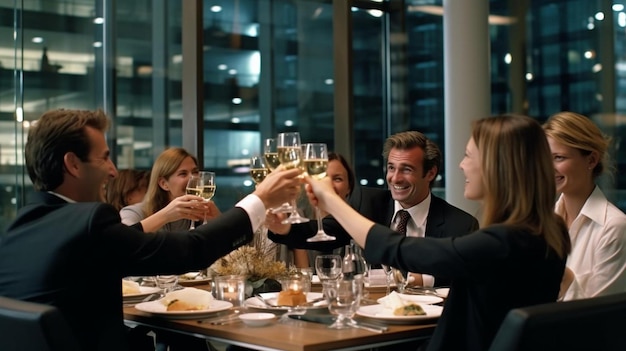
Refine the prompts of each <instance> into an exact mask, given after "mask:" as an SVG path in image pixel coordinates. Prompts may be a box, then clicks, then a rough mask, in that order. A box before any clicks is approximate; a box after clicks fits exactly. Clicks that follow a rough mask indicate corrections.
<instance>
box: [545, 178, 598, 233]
mask: <svg viewBox="0 0 626 351" xmlns="http://www.w3.org/2000/svg"><path fill="white" fill-rule="evenodd" d="M607 205H608V200H607V199H606V196H604V193H603V192H602V190H600V188H599V187H598V186H597V185H596V187H595V188H594V189H593V191H592V192H591V195H589V197H588V198H587V201H585V204H584V205H583V208H581V209H580V213H579V214H578V216H581V215H582V216H585V217H587V218H589V219H590V220H592V221H594V222H596V223H598V224H600V225H604V222H605V221H606V217H605V216H606V207H607ZM554 211H555V212H556V213H557V214H558V215H559V216H561V217H564V215H565V204H564V202H563V194H561V195H560V196H559V199H558V200H557V202H556V204H555V206H554ZM578 216H576V217H577V218H578ZM574 220H575V219H574Z"/></svg>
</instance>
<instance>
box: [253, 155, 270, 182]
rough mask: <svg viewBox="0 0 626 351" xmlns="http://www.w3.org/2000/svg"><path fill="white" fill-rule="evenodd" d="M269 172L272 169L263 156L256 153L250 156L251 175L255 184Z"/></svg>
mask: <svg viewBox="0 0 626 351" xmlns="http://www.w3.org/2000/svg"><path fill="white" fill-rule="evenodd" d="M269 173H270V170H269V169H268V168H267V167H266V163H265V159H264V157H263V156H259V155H254V156H252V157H250V177H252V180H253V181H254V184H255V186H256V185H259V183H261V182H262V181H263V180H264V179H265V177H267V175H268V174H269Z"/></svg>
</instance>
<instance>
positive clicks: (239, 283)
mask: <svg viewBox="0 0 626 351" xmlns="http://www.w3.org/2000/svg"><path fill="white" fill-rule="evenodd" d="M214 279H215V298H216V299H218V300H223V301H228V302H230V303H232V304H233V306H243V302H244V299H245V296H246V277H245V276H243V275H221V276H217V277H214Z"/></svg>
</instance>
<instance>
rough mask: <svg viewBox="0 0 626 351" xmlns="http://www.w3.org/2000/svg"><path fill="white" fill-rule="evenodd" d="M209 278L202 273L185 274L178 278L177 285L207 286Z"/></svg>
mask: <svg viewBox="0 0 626 351" xmlns="http://www.w3.org/2000/svg"><path fill="white" fill-rule="evenodd" d="M210 281H211V278H209V277H207V276H206V275H204V273H202V272H187V273H185V274H181V275H179V276H178V284H179V285H182V286H195V285H203V284H209V282H210Z"/></svg>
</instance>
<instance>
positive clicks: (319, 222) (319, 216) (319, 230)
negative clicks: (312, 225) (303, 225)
mask: <svg viewBox="0 0 626 351" xmlns="http://www.w3.org/2000/svg"><path fill="white" fill-rule="evenodd" d="M315 217H317V233H318V234H320V233H324V234H325V232H324V224H323V223H322V211H321V210H320V208H319V207H315Z"/></svg>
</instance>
